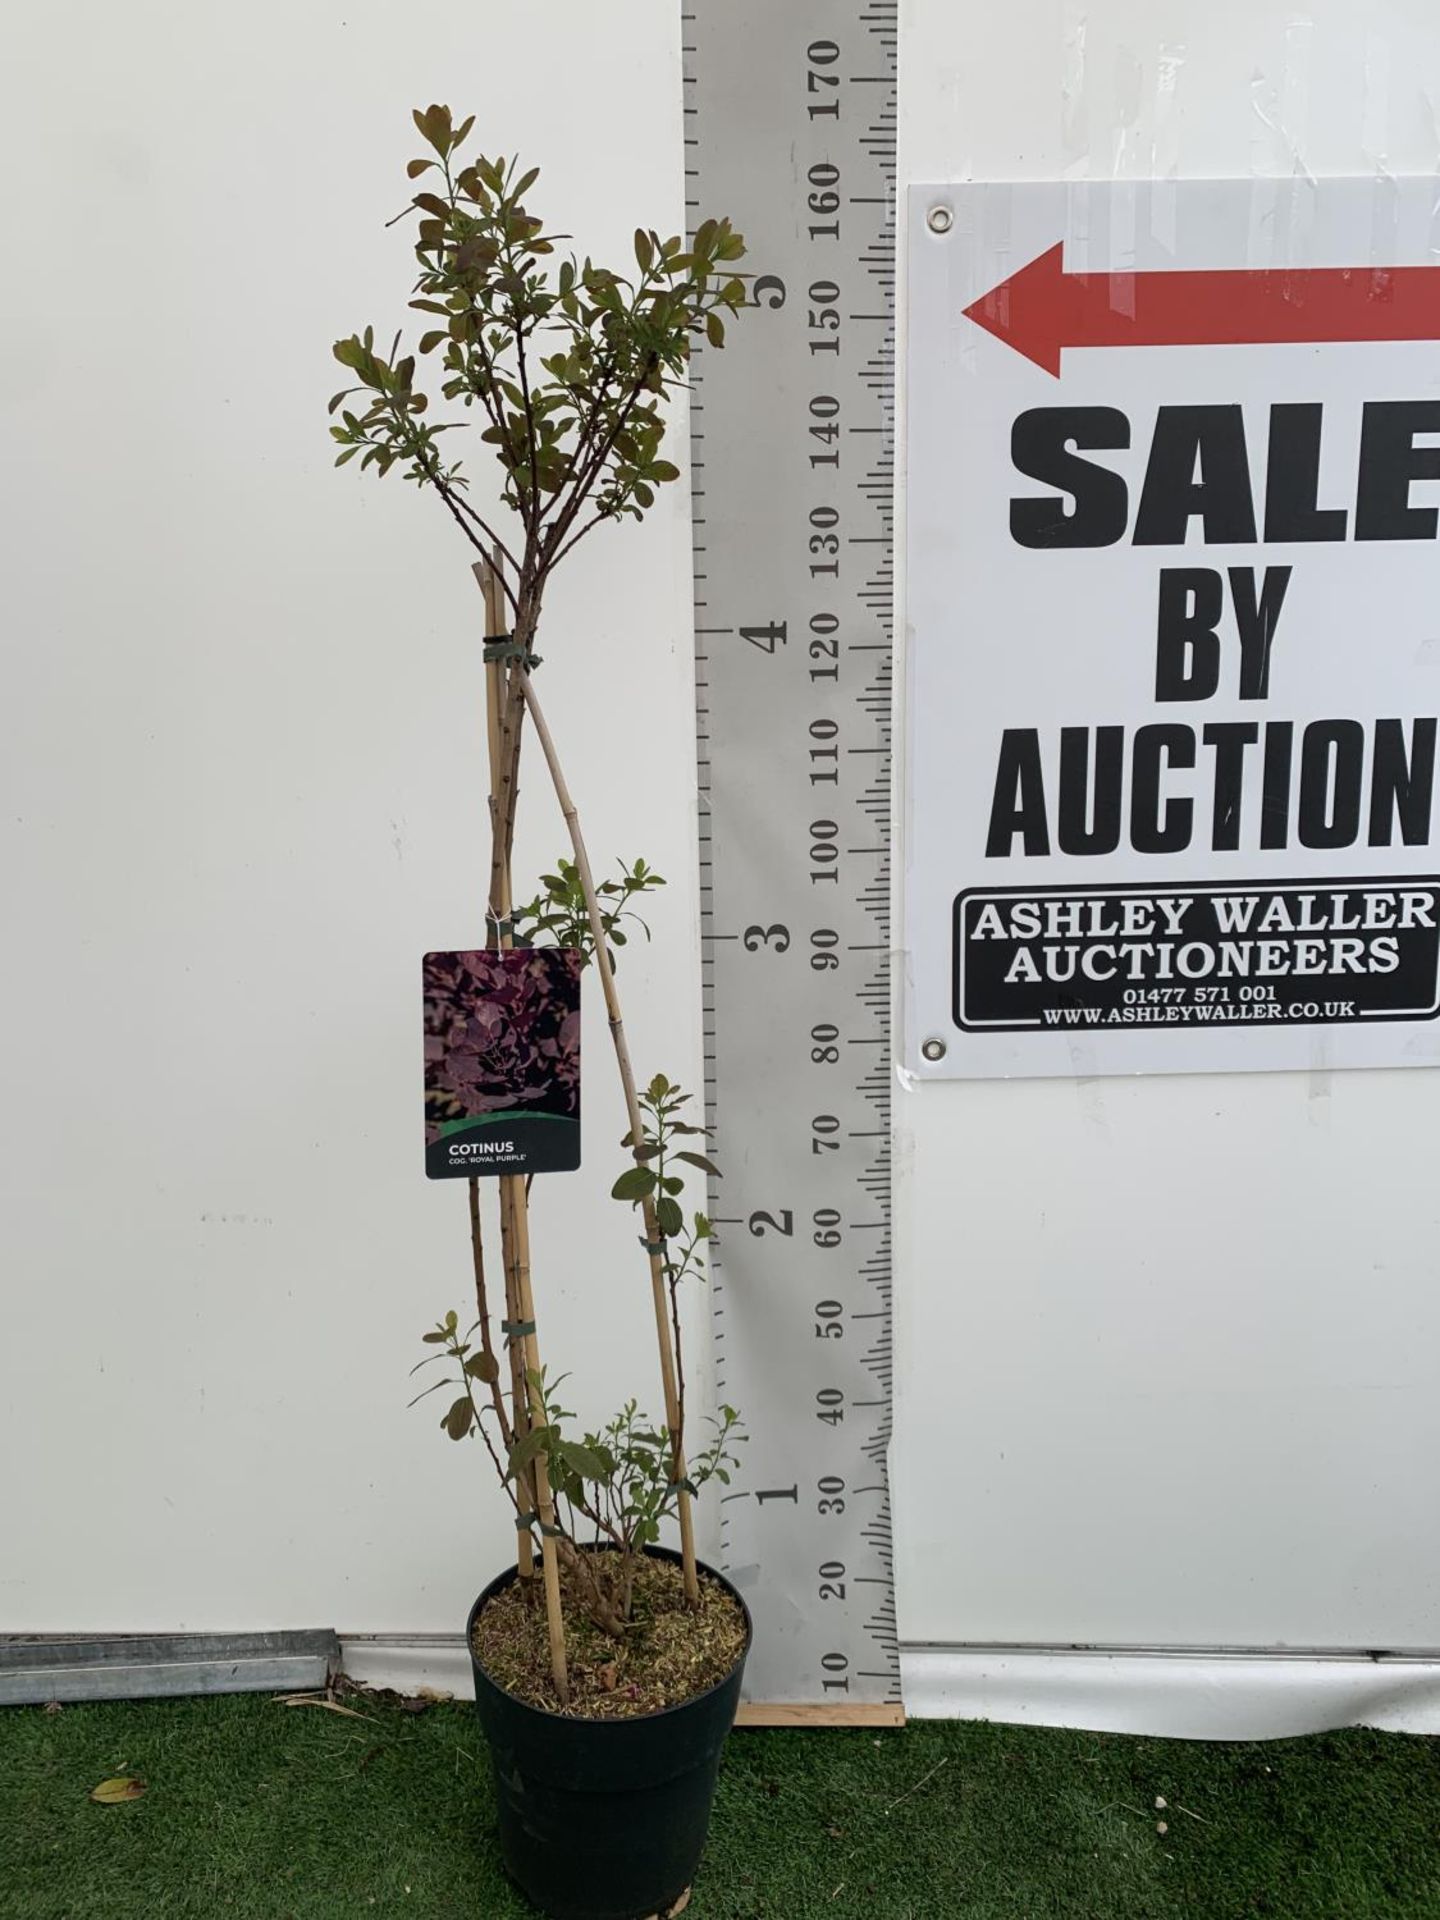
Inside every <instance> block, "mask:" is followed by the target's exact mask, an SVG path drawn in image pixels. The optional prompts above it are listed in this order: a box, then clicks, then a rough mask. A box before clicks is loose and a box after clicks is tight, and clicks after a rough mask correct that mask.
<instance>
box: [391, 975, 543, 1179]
mask: <svg viewBox="0 0 1440 1920" xmlns="http://www.w3.org/2000/svg"><path fill="white" fill-rule="evenodd" d="M580 969H581V955H580V953H579V952H578V951H577V950H576V949H574V948H571V947H544V948H539V947H517V948H514V949H512V950H510V951H507V952H493V951H490V950H487V949H484V948H480V949H475V950H472V951H468V952H458V953H427V954H426V955H425V960H424V968H423V988H424V1007H425V1171H426V1173H427V1174H428V1175H429V1176H430V1178H431V1179H434V1180H443V1179H450V1178H454V1177H456V1176H460V1175H470V1174H500V1173H560V1172H567V1171H570V1170H573V1169H574V1168H576V1167H578V1166H579V1164H580Z"/></svg>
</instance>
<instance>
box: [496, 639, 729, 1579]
mask: <svg viewBox="0 0 1440 1920" xmlns="http://www.w3.org/2000/svg"><path fill="white" fill-rule="evenodd" d="M517 682H518V685H519V688H520V692H521V694H522V696H523V698H524V701H525V704H526V706H527V707H528V708H529V709H530V719H531V723H532V725H533V726H534V728H535V737H536V739H538V740H539V742H540V750H541V752H542V753H543V754H544V756H545V764H546V766H547V767H548V768H549V769H550V780H551V784H552V785H553V786H554V788H555V798H556V799H557V800H558V801H559V803H560V811H561V813H562V814H563V815H564V817H565V825H566V827H567V829H568V830H569V834H570V845H571V848H572V849H573V851H574V854H575V871H576V873H577V874H578V876H579V879H580V886H581V889H582V891H583V892H584V895H585V910H586V913H587V914H588V916H589V920H590V933H591V937H592V939H593V940H594V942H595V967H596V970H597V972H598V973H599V975H600V985H601V988H602V990H603V992H604V995H605V1011H606V1013H607V1015H608V1017H609V1021H610V1038H611V1040H612V1041H613V1042H614V1045H615V1060H616V1064H617V1065H618V1066H619V1069H620V1084H621V1086H622V1087H623V1089H624V1093H625V1110H626V1113H627V1114H628V1115H629V1120H630V1141H631V1145H632V1147H633V1148H634V1149H635V1158H636V1165H637V1166H643V1165H644V1162H643V1160H641V1158H640V1154H639V1149H640V1147H641V1145H642V1144H643V1123H642V1120H641V1115H640V1100H639V1096H638V1094H637V1093H636V1090H635V1070H634V1068H633V1067H632V1066H631V1064H630V1048H629V1044H628V1042H627V1041H626V1038H625V1022H624V1020H623V1018H622V1016H621V1012H620V997H619V994H618V993H617V992H616V988H615V970H614V968H613V967H612V966H611V964H610V951H609V948H608V947H607V946H606V944H605V927H604V922H603V920H602V919H601V915H600V902H599V899H598V897H597V895H596V892H595V881H594V879H593V877H592V875H591V872H590V856H589V854H588V852H587V851H586V848H585V836H584V834H583V833H582V832H581V831H580V816H579V814H578V813H577V812H576V809H575V802H574V801H573V800H572V799H571V797H570V789H569V787H568V786H567V785H566V781H565V774H564V771H563V769H562V768H561V765H560V759H559V756H558V754H557V753H556V751H555V741H554V738H553V737H552V735H551V732H550V727H549V724H548V722H547V721H546V719H545V713H544V709H543V708H542V707H541V706H540V703H539V701H538V700H537V699H536V697H535V684H534V682H533V681H532V680H531V678H530V676H529V674H528V673H527V672H525V670H524V663H523V662H522V663H521V665H520V670H519V672H518V674H517ZM512 697H513V696H512ZM642 1204H643V1216H642V1217H643V1219H644V1222H645V1246H646V1251H647V1253H648V1255H649V1259H650V1291H651V1294H652V1295H653V1298H654V1303H655V1331H656V1335H657V1338H658V1341H659V1346H660V1380H661V1385H662V1386H663V1388H664V1393H665V1421H666V1425H667V1426H668V1428H669V1430H670V1474H671V1479H672V1480H673V1481H674V1482H675V1490H676V1510H677V1513H678V1517H679V1521H680V1558H681V1563H682V1565H683V1567H684V1573H685V1593H686V1597H687V1598H688V1599H690V1600H692V1601H698V1599H699V1598H700V1583H699V1578H698V1576H697V1574H696V1571H695V1527H694V1521H693V1518H692V1516H691V1512H690V1495H689V1494H688V1493H687V1492H686V1490H685V1487H684V1484H683V1482H684V1479H685V1444H684V1434H683V1432H682V1429H681V1424H680V1396H679V1390H678V1388H677V1385H676V1371H675V1346H674V1340H673V1337H672V1335H671V1331H670V1316H669V1313H668V1312H667V1310H666V1299H665V1285H666V1283H665V1261H664V1256H663V1254H662V1252H661V1250H660V1249H661V1244H662V1243H661V1239H660V1222H659V1220H658V1218H657V1216H656V1213H655V1202H654V1200H653V1198H651V1197H649V1196H647V1197H646V1199H645V1200H644V1202H643V1203H642Z"/></svg>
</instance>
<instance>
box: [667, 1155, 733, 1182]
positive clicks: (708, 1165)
mask: <svg viewBox="0 0 1440 1920" xmlns="http://www.w3.org/2000/svg"><path fill="white" fill-rule="evenodd" d="M675 1158H676V1159H677V1160H688V1161H689V1163H690V1165H691V1166H692V1167H699V1168H700V1170H701V1171H702V1172H703V1173H709V1174H713V1175H714V1177H715V1178H716V1179H717V1180H719V1179H720V1178H721V1177H722V1176H721V1173H720V1169H719V1167H717V1166H716V1164H715V1162H714V1161H713V1160H707V1159H706V1158H705V1155H704V1154H703V1153H690V1152H688V1151H686V1150H684V1149H681V1150H679V1151H677V1153H676V1155H675Z"/></svg>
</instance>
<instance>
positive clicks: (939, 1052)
mask: <svg viewBox="0 0 1440 1920" xmlns="http://www.w3.org/2000/svg"><path fill="white" fill-rule="evenodd" d="M920 1052H921V1054H922V1056H923V1057H924V1058H925V1059H926V1060H943V1059H944V1058H945V1042H944V1041H943V1040H925V1041H923V1042H922V1043H921V1047H920Z"/></svg>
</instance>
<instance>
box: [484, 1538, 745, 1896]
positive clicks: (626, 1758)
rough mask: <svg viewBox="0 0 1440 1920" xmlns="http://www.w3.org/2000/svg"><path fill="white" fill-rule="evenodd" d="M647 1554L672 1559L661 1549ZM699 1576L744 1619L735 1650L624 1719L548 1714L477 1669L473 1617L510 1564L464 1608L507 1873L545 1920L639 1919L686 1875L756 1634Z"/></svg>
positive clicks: (694, 1860) (700, 1838) (502, 1582)
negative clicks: (699, 1689) (734, 1657)
mask: <svg viewBox="0 0 1440 1920" xmlns="http://www.w3.org/2000/svg"><path fill="white" fill-rule="evenodd" d="M650 1551H651V1552H652V1553H653V1554H654V1555H655V1557H656V1558H657V1559H662V1560H670V1561H675V1562H677V1563H678V1561H679V1558H680V1556H679V1555H678V1554H676V1553H672V1552H671V1551H670V1550H669V1549H668V1548H666V1547H652V1548H651V1549H650ZM704 1571H705V1572H706V1573H708V1574H709V1575H710V1577H711V1579H713V1580H717V1581H719V1583H720V1585H721V1586H722V1587H724V1589H725V1591H726V1592H727V1593H728V1594H729V1595H730V1597H731V1598H732V1599H733V1600H734V1602H735V1604H736V1606H738V1607H739V1609H740V1611H741V1613H742V1614H743V1615H744V1618H745V1648H744V1652H742V1654H741V1656H740V1658H739V1660H738V1661H737V1662H736V1664H735V1668H734V1670H733V1672H731V1673H730V1674H729V1675H728V1676H727V1677H726V1678H725V1679H724V1680H722V1681H721V1682H720V1684H719V1685H718V1686H715V1687H712V1688H711V1689H710V1691H709V1692H708V1693H701V1694H697V1695H696V1696H695V1698H694V1699H693V1700H687V1701H685V1703H684V1704H683V1705H682V1706H678V1707H666V1708H665V1709H664V1710H663V1711H662V1712H660V1713H647V1714H641V1715H639V1716H638V1717H637V1718H635V1719H633V1720H574V1719H569V1718H567V1717H566V1716H565V1715H564V1714H558V1713H547V1712H546V1711H545V1710H544V1709H543V1708H541V1707H532V1706H529V1705H527V1704H526V1703H525V1702H524V1701H523V1700H517V1699H515V1698H514V1696H513V1695H511V1694H508V1693H505V1692H503V1691H502V1690H501V1689H500V1688H499V1687H497V1686H496V1684H495V1682H494V1681H493V1680H492V1679H491V1678H490V1676H489V1675H488V1674H487V1673H486V1672H485V1670H484V1668H483V1667H481V1665H480V1664H479V1662H478V1661H477V1660H476V1658H475V1653H474V1633H475V1622H476V1620H477V1619H478V1618H479V1616H480V1614H481V1613H482V1612H483V1610H484V1608H485V1606H486V1605H487V1603H488V1602H489V1601H490V1600H491V1599H492V1598H493V1597H494V1596H495V1595H496V1594H497V1593H499V1592H501V1591H502V1590H503V1589H504V1588H505V1587H507V1586H509V1585H510V1583H511V1582H512V1581H513V1580H514V1579H515V1577H516V1575H515V1569H514V1567H510V1568H508V1569H507V1571H506V1572H504V1573H502V1574H501V1575H500V1577H499V1579H497V1580H492V1581H491V1582H490V1584H489V1586H488V1587H486V1589H485V1591H484V1592H483V1593H482V1594H481V1596H480V1598H479V1599H478V1600H477V1601H476V1602H475V1604H474V1606H473V1607H472V1608H471V1609H470V1619H469V1621H468V1623H467V1625H466V1629H465V1643H466V1645H467V1646H468V1647H469V1648H470V1649H471V1652H470V1664H471V1666H472V1667H473V1668H474V1672H475V1711H476V1713H477V1714H478V1715H479V1718H480V1725H481V1728H482V1729H483V1731H484V1734H485V1738H486V1739H487V1740H488V1741H489V1743H490V1756H491V1758H492V1760H493V1761H494V1763H495V1791H496V1798H497V1800H498V1802H499V1809H500V1846H501V1851H502V1853H503V1854H504V1858H505V1865H506V1868H507V1869H508V1871H509V1873H510V1876H511V1878H512V1879H513V1880H514V1881H515V1882H516V1883H517V1884H518V1885H519V1887H520V1888H521V1890H522V1891H523V1892H524V1893H525V1894H527V1895H528V1896H529V1898H530V1899H531V1900H532V1901H534V1903H535V1905H536V1906H537V1907H539V1909H540V1911H541V1912H542V1913H546V1914H550V1915H551V1916H552V1920H642V1916H645V1915H648V1914H653V1913H660V1912H663V1910H664V1909H665V1908H666V1907H668V1906H670V1905H671V1904H672V1903H673V1902H674V1901H676V1900H678V1899H679V1897H680V1895H681V1894H682V1893H683V1892H684V1890H685V1888H686V1887H688V1886H689V1884H690V1882H691V1880H692V1879H693V1878H694V1876H695V1869H696V1867H697V1866H698V1865H699V1864H700V1855H701V1853H702V1852H703V1851H704V1847H705V1835H706V1832H707V1830H708V1828H709V1825H710V1805H711V1802H712V1801H713V1800H714V1798H715V1781H716V1776H717V1775H718V1773H719V1770H720V1753H721V1750H722V1748H723V1747H724V1745H725V1736H726V1735H727V1734H728V1733H729V1731H730V1728H731V1726H732V1724H733V1723H734V1719H735V1709H736V1707H737V1706H738V1705H739V1702H740V1678H741V1675H742V1674H743V1673H744V1671H745V1656H746V1654H748V1653H749V1651H750V1641H751V1637H752V1634H753V1632H754V1627H753V1623H752V1622H751V1619H750V1610H749V1608H748V1607H747V1606H746V1605H745V1602H744V1601H743V1600H742V1599H741V1597H740V1595H739V1594H738V1593H737V1592H736V1591H735V1589H734V1587H732V1586H731V1585H730V1582H729V1581H728V1580H726V1579H725V1578H724V1577H723V1576H722V1575H721V1574H718V1573H715V1572H713V1570H712V1569H711V1568H709V1567H706V1568H705V1569H704Z"/></svg>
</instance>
